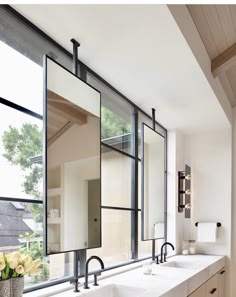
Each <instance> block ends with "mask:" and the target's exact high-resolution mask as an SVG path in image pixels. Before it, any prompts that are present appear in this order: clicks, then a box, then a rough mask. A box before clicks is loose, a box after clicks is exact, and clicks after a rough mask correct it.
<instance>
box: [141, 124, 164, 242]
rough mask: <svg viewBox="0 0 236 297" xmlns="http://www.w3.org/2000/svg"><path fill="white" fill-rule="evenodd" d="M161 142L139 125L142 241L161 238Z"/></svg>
mask: <svg viewBox="0 0 236 297" xmlns="http://www.w3.org/2000/svg"><path fill="white" fill-rule="evenodd" d="M165 228H166V226H165V139H164V137H163V136H162V135H160V134H159V133H157V132H156V131H154V130H153V129H152V128H150V127H149V126H147V125H146V124H144V123H143V124H142V240H151V239H158V238H164V236H165Z"/></svg>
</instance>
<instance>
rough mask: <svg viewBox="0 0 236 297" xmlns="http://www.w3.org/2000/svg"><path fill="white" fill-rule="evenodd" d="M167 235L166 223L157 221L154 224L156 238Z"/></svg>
mask: <svg viewBox="0 0 236 297" xmlns="http://www.w3.org/2000/svg"><path fill="white" fill-rule="evenodd" d="M164 235H165V224H164V223H156V224H154V238H162V237H164Z"/></svg>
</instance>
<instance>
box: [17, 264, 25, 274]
mask: <svg viewBox="0 0 236 297" xmlns="http://www.w3.org/2000/svg"><path fill="white" fill-rule="evenodd" d="M24 272H25V270H24V267H23V266H22V265H18V266H17V267H16V273H17V274H23V273H24Z"/></svg>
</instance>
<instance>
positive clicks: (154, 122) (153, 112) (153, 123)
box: [152, 108, 156, 131]
mask: <svg viewBox="0 0 236 297" xmlns="http://www.w3.org/2000/svg"><path fill="white" fill-rule="evenodd" d="M152 128H153V130H154V131H156V110H155V108H152Z"/></svg>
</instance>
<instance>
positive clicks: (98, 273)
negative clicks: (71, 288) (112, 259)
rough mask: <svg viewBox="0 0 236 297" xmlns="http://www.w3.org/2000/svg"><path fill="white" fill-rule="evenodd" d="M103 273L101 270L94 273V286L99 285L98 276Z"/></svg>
mask: <svg viewBox="0 0 236 297" xmlns="http://www.w3.org/2000/svg"><path fill="white" fill-rule="evenodd" d="M101 274H102V273H101V272H97V273H94V283H93V285H94V286H99V284H98V276H99V275H101Z"/></svg>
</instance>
